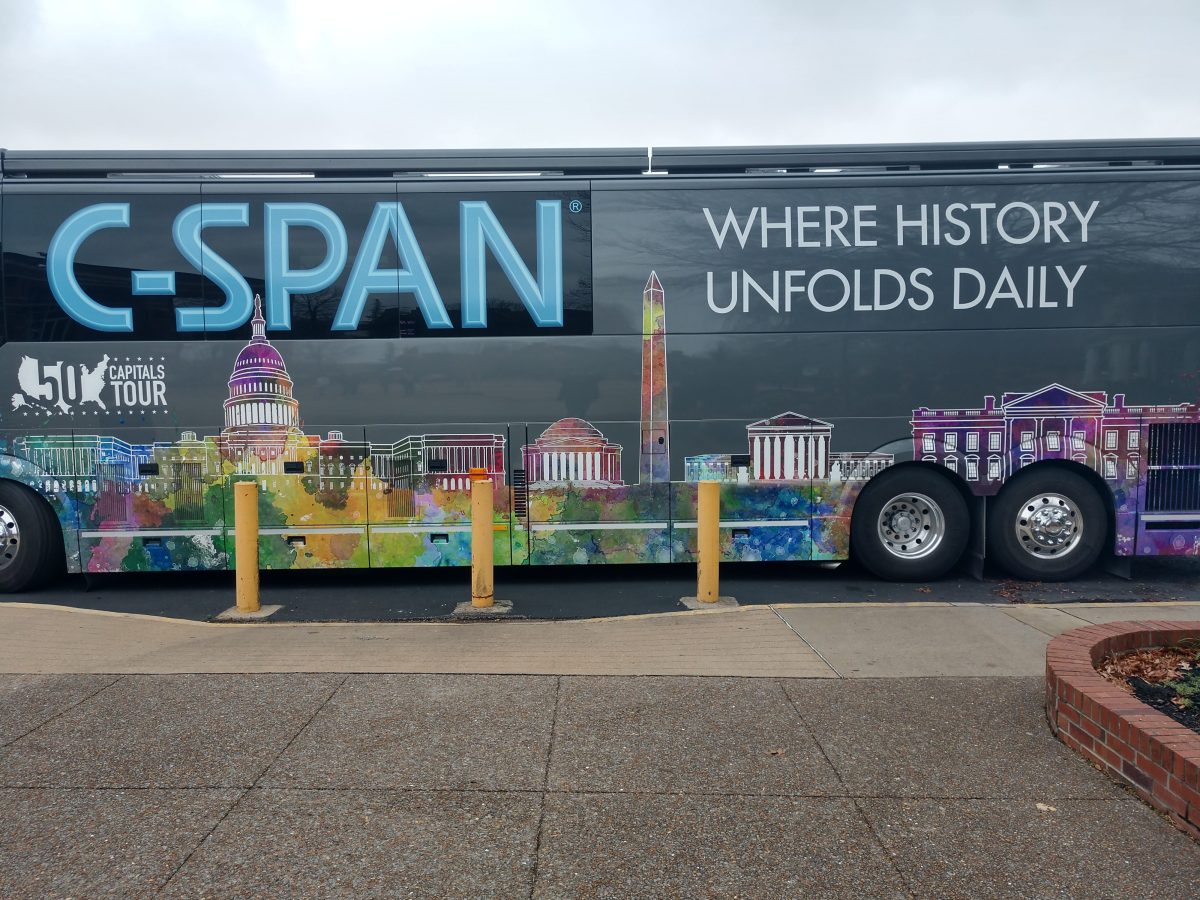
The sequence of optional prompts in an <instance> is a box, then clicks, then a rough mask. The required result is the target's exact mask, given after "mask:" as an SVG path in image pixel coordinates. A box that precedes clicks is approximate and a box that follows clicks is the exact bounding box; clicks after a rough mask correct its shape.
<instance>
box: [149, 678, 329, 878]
mask: <svg viewBox="0 0 1200 900" xmlns="http://www.w3.org/2000/svg"><path fill="white" fill-rule="evenodd" d="M349 677H350V676H349V675H343V676H342V678H341V680H339V681H338V683H337V684H336V685H334V687H333V689H332V690H331V691H330V692H329V694H328V695H327V696H326V697H325V699H324V700H322V701H321V702H320V703H319V704H317V708H316V709H315V710H313V714H312V715H311V716H309V717H308V718H307V719H306V720H305V722H304V724H303V725H301V726H300V727H299V728H298V729H296V733H295V734H293V735H292V737H291V739H290V740H288V742H287V743H286V744H284V746H283V748H282V749H281V750H280V751H279V752H278V753H276V754H275V755H274V756H273V757H272V758H271V760H270V761H269V762H268V763H267V764H266V765H265V766H263V768H262V770H261V771H260V772H259V773H258V776H257V777H256V778H255V779H254V781H253V783H251V785H250V786H249V787H247V788H243V789H242V792H241V793H240V794H238V795H237V797H236V798H234V801H233V802H232V803H230V804H229V808H228V809H226V810H225V812H223V813H221V815H220V817H219V818H218V819H217V821H216V822H214V823H213V827H212V828H210V829H208V831H207V832H205V833H204V836H203V837H202V838H200V840H199V841H197V842H196V846H195V847H193V848H192V849H191V850H189V851H188V853H187V856H185V857H184V858H183V859H182V860H181V861H180V863H179V865H178V866H176V867H175V870H174V871H173V872H171V874H170V875H168V876H167V879H166V880H165V881H164V882H163V883H162V884H161V885H159V887H158V890H157V891H155V893H156V894H161V893H162V892H163V891H165V890H166V889H167V886H168V885H169V884H170V883H171V882H172V881H174V880H175V877H176V876H177V875H178V874H179V873H180V872H182V871H183V868H184V866H186V865H187V864H188V861H189V860H191V858H192V857H193V856H195V855H196V851H197V850H199V849H200V848H201V847H203V846H204V845H205V844H206V843H208V839H209V838H210V837H212V835H213V832H215V831H216V830H217V829H218V828H220V827H221V823H222V822H224V821H225V820H226V819H227V818H229V814H230V813H232V812H233V811H234V810H235V809H236V808H237V807H238V804H240V803H241V802H242V801H243V800H244V799H245V798H246V795H247V794H249V793H250V792H251V791H252V790H254V788H256V787H257V786H258V783H259V782H260V781H262V779H263V776H264V775H266V774H267V770H268V769H270V768H271V766H273V765H275V763H276V762H278V761H279V758H280V757H281V756H283V754H284V753H286V752H287V750H288V748H289V747H291V746H292V744H293V743H294V742H295V740H296V738H298V737H299V736H300V733H301V732H303V731H304V729H305V728H307V727H308V726H309V725H310V724H311V723H312V720H313V719H315V718H316V717H317V713H319V712H320V711H321V710H323V709H324V708H325V704H326V703H328V702H329V701H330V700H331V699H333V695H334V694H336V693H337V692H338V691H339V690H341V688H342V685H343V684H345V683H346V681H347V679H349Z"/></svg>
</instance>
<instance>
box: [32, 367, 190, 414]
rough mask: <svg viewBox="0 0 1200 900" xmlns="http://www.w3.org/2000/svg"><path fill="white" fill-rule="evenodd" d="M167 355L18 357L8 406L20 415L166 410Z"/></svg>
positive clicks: (152, 411) (155, 411)
mask: <svg viewBox="0 0 1200 900" xmlns="http://www.w3.org/2000/svg"><path fill="white" fill-rule="evenodd" d="M164 360H165V357H157V356H145V357H143V356H138V357H132V356H123V357H111V356H109V355H108V354H107V353H105V354H104V355H103V356H102V357H101V358H100V359H99V361H97V362H96V364H95V365H91V366H89V365H87V364H86V363H80V364H78V365H75V364H68V363H64V362H63V361H61V360H58V361H56V362H53V363H44V362H42V361H41V360H38V359H35V358H34V357H32V356H22V357H21V363H20V365H19V366H18V367H17V387H18V388H20V390H18V391H17V392H16V393H14V394H13V395H12V409H13V411H14V412H17V411H20V412H21V414H22V415H28V414H29V413H35V414H37V413H40V414H44V415H55V416H59V415H62V416H66V415H71V414H72V413H75V414H77V415H84V416H86V415H88V414H91V415H100V413H102V412H115V413H118V414H120V413H121V412H124V411H125V410H129V411H130V412H133V411H138V412H151V413H158V412H160V411H161V412H166V409H167V381H166V366H165V365H164V364H163V363H164Z"/></svg>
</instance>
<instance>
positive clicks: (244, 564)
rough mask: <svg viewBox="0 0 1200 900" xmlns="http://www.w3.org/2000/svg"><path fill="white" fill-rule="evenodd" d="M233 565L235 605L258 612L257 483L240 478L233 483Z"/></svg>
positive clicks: (244, 609)
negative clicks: (234, 569)
mask: <svg viewBox="0 0 1200 900" xmlns="http://www.w3.org/2000/svg"><path fill="white" fill-rule="evenodd" d="M233 532H234V551H235V554H236V555H235V558H234V566H235V568H236V569H237V608H238V612H240V613H255V612H258V611H259V602H258V484H257V483H256V482H253V481H239V482H237V483H236V484H234V486H233Z"/></svg>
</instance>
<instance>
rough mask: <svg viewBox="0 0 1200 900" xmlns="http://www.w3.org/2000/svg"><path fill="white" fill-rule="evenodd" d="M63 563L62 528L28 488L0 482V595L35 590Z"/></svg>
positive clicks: (59, 568) (46, 506)
mask: <svg viewBox="0 0 1200 900" xmlns="http://www.w3.org/2000/svg"><path fill="white" fill-rule="evenodd" d="M14 526H15V530H14ZM63 562H64V549H63V538H62V529H61V528H60V527H59V524H58V520H57V518H56V517H55V515H54V513H53V511H52V510H51V509H50V507H49V506H48V505H47V504H46V503H45V501H43V500H42V499H41V498H39V497H38V496H37V495H36V494H34V493H33V491H31V490H29V488H27V487H24V486H22V485H20V484H17V483H16V482H14V481H5V480H0V593H5V594H12V593H15V592H17V591H27V590H30V589H32V588H35V587H37V586H38V585H40V584H43V583H45V582H46V580H47V579H49V578H50V577H51V576H53V575H55V574H56V573H57V572H59V571H60V570H61V569H62V568H63Z"/></svg>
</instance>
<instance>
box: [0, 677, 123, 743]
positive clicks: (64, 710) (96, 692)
mask: <svg viewBox="0 0 1200 900" xmlns="http://www.w3.org/2000/svg"><path fill="white" fill-rule="evenodd" d="M28 674H31V675H32V674H39V675H40V674H45V673H41V672H37V673H34V672H30V673H28ZM91 674H104V675H106V676H109V677H112V681H110V682H109V683H108V684H105V685H102V686H101V687H98V688H96V690H94V691H92V692H91V693H90V694H88V695H87V696H86V697H84V698H83V699H82V700H76V701H75V702H74V703H72V704H71V705H70V706H66V707H63V708H62V709H60V710H59V711H58V712H56V713H55V714H54V715H52V716H51V717H50V718H48V719H46V720H44V721H42V722H38V723H37V724H36V725H34V726H33V727H32V728H30V729H29V730H28V731H26V732H24V733H23V734H19V735H17V736H16V737H15V738H13V739H12V740H9V741H5V742H4V743H2V744H0V750H3V749H4V748H6V747H11V746H12V745H13V744H15V743H16V742H17V741H19V740H22V739H23V738H27V737H29V735H31V734H33V733H34V732H35V731H37V730H38V729H39V728H42V727H44V726H46V725H49V724H50V723H51V722H53V721H54V720H55V719H57V718H59V717H60V716H64V715H66V714H67V713H69V712H70V711H71V710H73V709H75V708H76V707H79V706H82V705H83V704H84V703H87V702H88V701H89V700H91V699H92V698H93V697H96V696H98V695H100V694H102V693H104V692H105V691H107V690H108V689H109V688H110V687H112V686H113V685H114V684H116V683H117V682H118V681H120V680H121V679H122V678H124V677H125V676H124V675H113V674H112V673H96V672H93V673H91Z"/></svg>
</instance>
